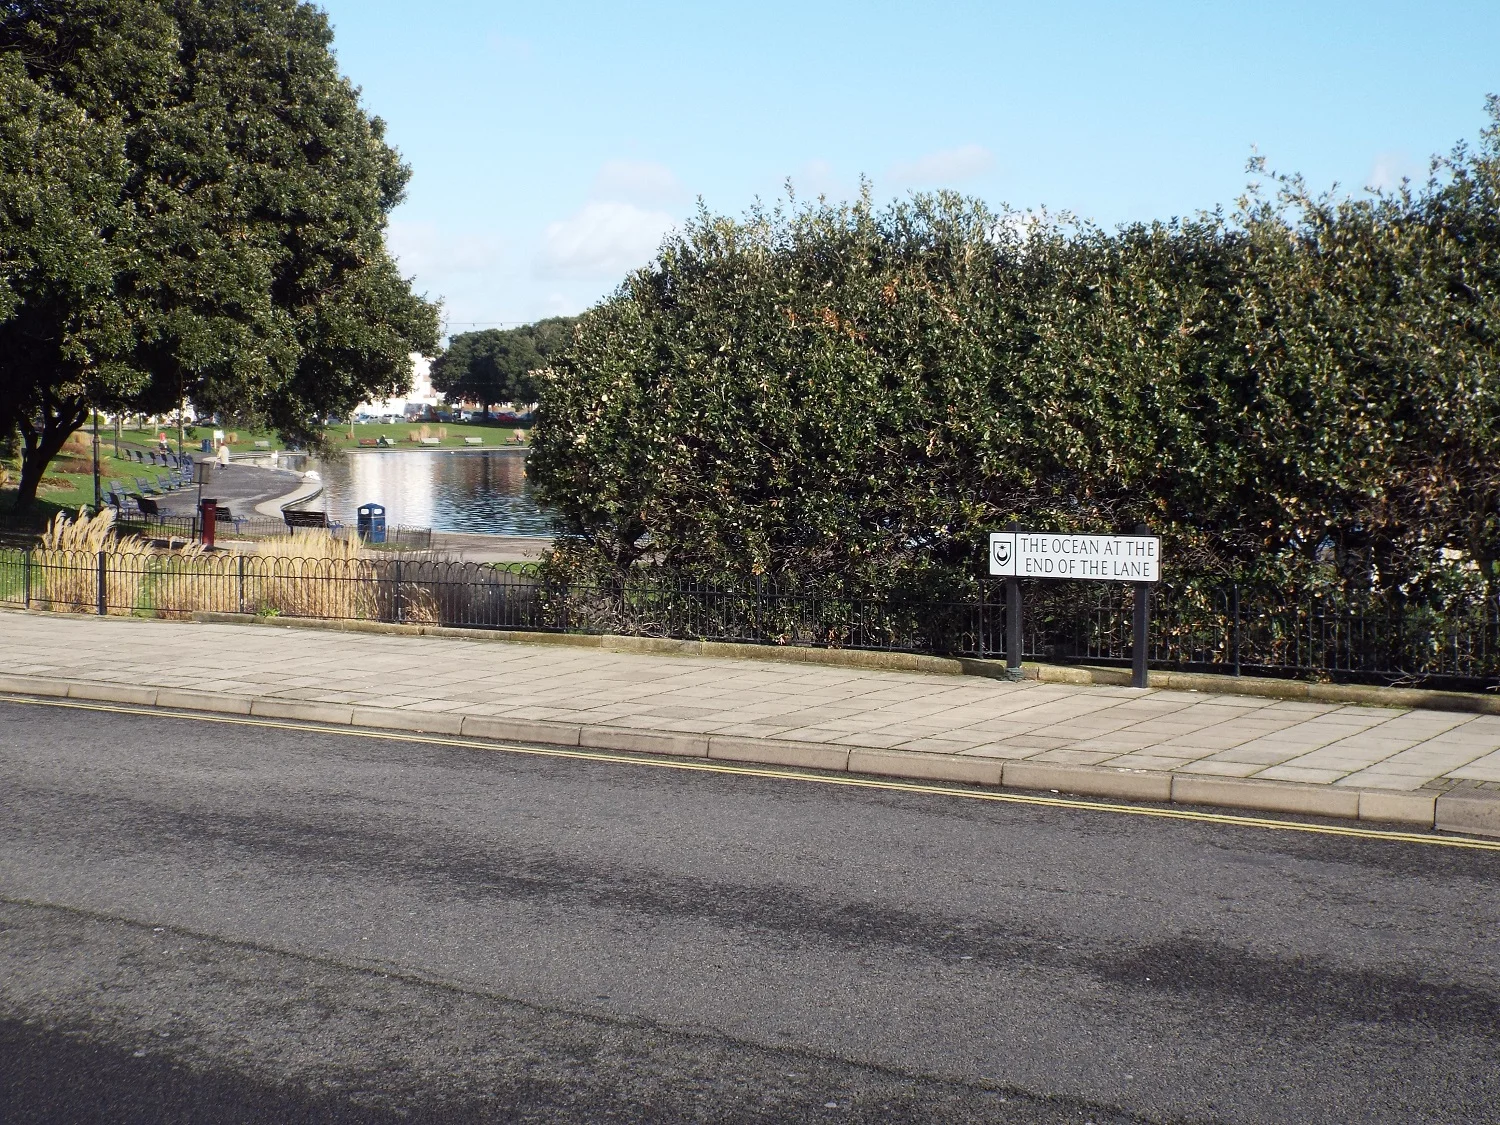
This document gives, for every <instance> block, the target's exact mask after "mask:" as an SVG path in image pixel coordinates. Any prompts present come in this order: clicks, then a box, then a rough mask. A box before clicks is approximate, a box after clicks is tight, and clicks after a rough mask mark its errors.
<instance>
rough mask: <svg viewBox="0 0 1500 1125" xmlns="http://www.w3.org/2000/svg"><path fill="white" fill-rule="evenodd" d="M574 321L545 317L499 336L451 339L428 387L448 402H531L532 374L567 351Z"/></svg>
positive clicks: (486, 333)
mask: <svg viewBox="0 0 1500 1125" xmlns="http://www.w3.org/2000/svg"><path fill="white" fill-rule="evenodd" d="M575 323H576V318H574V317H567V316H555V317H549V318H547V319H546V320H539V321H537V322H536V323H534V324H524V325H521V326H520V327H518V328H510V329H505V330H501V329H498V328H486V329H484V330H483V331H480V332H463V333H460V334H459V335H457V336H455V337H453V339H452V340H451V341H450V342H449V344H448V347H447V349H446V350H445V351H444V352H443V354H442V355H440V356H438V357H437V359H436V360H434V361H433V364H432V385H433V387H434V389H436V390H439V391H441V392H443V394H445V395H448V396H449V397H451V398H457V399H463V400H465V401H468V402H477V403H479V404H480V405H481V406H483V407H484V411H485V413H486V415H487V414H488V413H489V408H490V406H491V404H492V403H497V402H514V403H525V402H533V401H535V399H536V395H537V384H536V372H537V371H539V370H540V369H542V368H544V367H546V366H547V364H548V363H549V362H551V359H552V357H553V356H555V355H558V354H559V353H561V351H562V350H563V349H564V348H565V347H567V345H568V343H569V341H571V340H572V337H573V325H574V324H575Z"/></svg>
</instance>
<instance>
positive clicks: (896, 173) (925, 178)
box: [888, 145, 995, 186]
mask: <svg viewBox="0 0 1500 1125" xmlns="http://www.w3.org/2000/svg"><path fill="white" fill-rule="evenodd" d="M994 166H995V155H994V153H992V152H990V150H989V149H987V148H985V147H984V146H983V145H963V146H961V147H959V148H948V149H943V150H942V151H941V152H929V153H928V154H927V155H926V156H919V157H917V158H916V159H915V160H906V161H901V162H899V163H896V164H892V165H891V168H890V172H889V173H888V174H889V176H890V178H891V179H892V180H894V181H895V182H896V183H898V184H909V185H913V186H915V185H919V184H948V183H954V182H956V181H958V180H967V179H972V178H973V177H975V176H979V175H982V174H983V173H985V172H988V171H989V170H990V169H991V168H993V167H994Z"/></svg>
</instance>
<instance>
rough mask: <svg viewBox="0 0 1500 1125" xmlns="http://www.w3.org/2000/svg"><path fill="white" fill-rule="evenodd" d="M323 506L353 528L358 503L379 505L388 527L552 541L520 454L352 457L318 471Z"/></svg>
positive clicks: (484, 452)
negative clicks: (321, 482) (320, 478)
mask: <svg viewBox="0 0 1500 1125" xmlns="http://www.w3.org/2000/svg"><path fill="white" fill-rule="evenodd" d="M318 471H319V473H321V474H322V477H323V494H322V496H320V497H318V498H317V499H316V500H314V501H313V502H312V504H311V505H310V506H312V507H316V506H318V505H319V504H321V505H322V506H323V508H324V510H326V511H327V512H328V514H329V516H330V517H332V518H334V519H341V520H345V521H347V522H349V523H353V522H354V517H355V511H356V509H357V508H358V507H359V506H360V505H361V504H384V505H385V519H386V523H387V524H389V525H390V526H392V527H395V526H401V527H430V528H432V529H433V530H434V531H469V532H481V533H484V534H489V535H550V534H551V533H552V527H551V519H550V517H549V516H548V514H547V513H546V512H545V511H543V510H542V508H541V507H540V506H538V504H537V502H536V500H535V499H534V497H533V496H532V491H531V485H530V484H529V482H528V481H527V480H526V453H525V451H524V450H520V449H517V450H503V451H502V450H498V449H493V450H472V451H470V450H455V451H453V452H439V451H438V450H432V449H424V450H420V451H417V450H412V451H411V452H405V451H402V452H396V451H391V452H381V453H350V454H348V455H346V456H344V457H343V458H341V459H339V460H337V461H330V462H327V463H325V464H322V465H319V466H318Z"/></svg>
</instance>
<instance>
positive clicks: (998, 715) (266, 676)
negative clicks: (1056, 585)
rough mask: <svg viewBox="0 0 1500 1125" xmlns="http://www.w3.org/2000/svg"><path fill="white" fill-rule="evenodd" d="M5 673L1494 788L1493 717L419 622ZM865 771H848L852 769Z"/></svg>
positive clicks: (116, 636) (44, 637) (166, 625)
mask: <svg viewBox="0 0 1500 1125" xmlns="http://www.w3.org/2000/svg"><path fill="white" fill-rule="evenodd" d="M0 651H3V652H4V653H5V659H4V663H3V669H0V670H3V672H6V673H11V674H19V675H30V676H53V677H61V678H64V679H68V680H75V681H94V682H109V683H118V684H123V685H132V686H140V685H147V686H153V687H159V688H178V689H191V690H198V691H209V692H218V693H224V694H227V695H232V696H234V695H237V696H247V697H260V698H273V699H284V700H289V701H291V700H299V701H312V702H319V703H327V704H343V705H355V706H368V707H381V708H394V709H401V710H405V711H409V712H426V713H454V714H458V713H462V714H463V715H466V716H488V717H504V718H511V719H527V720H542V721H545V722H562V723H573V724H581V725H582V726H584V727H585V728H588V727H590V726H598V727H600V728H610V729H614V730H622V729H623V730H640V731H665V732H678V733H681V734H697V735H705V734H706V735H713V736H750V737H754V738H761V739H775V740H780V741H791V742H795V743H821V744H828V745H830V746H859V747H874V748H883V749H888V750H897V751H908V752H911V753H913V754H916V755H922V754H944V755H959V756H963V757H966V758H988V759H1007V760H1015V761H1021V760H1025V761H1030V762H1037V763H1055V764H1062V765H1072V766H1107V767H1115V768H1124V769H1131V770H1149V771H1169V772H1171V773H1173V774H1177V775H1190V776H1201V777H1217V778H1252V779H1263V780H1274V781H1281V782H1302V783H1310V784H1313V785H1320V786H1322V785H1326V786H1348V787H1356V788H1361V789H1381V790H1394V791H1408V792H1410V791H1417V790H1423V791H1428V792H1430V791H1434V790H1436V791H1446V790H1450V789H1452V788H1454V787H1463V788H1465V789H1473V788H1479V789H1488V790H1500V716H1496V715H1470V714H1461V713H1452V712H1442V711H1416V710H1400V709H1396V708H1385V707H1367V706H1356V705H1337V704H1323V703H1307V702H1290V701H1284V700H1277V701H1271V700H1263V699H1255V698H1246V697H1242V696H1228V695H1210V694H1205V693H1198V692H1180V691H1161V690H1153V691H1137V690H1134V689H1130V688H1121V687H1105V686H1078V685H1067V684H1041V683H1036V682H1022V683H1007V682H1004V681H997V680H990V679H983V678H975V677H965V676H943V675H929V674H923V673H914V672H886V671H866V670H860V669H849V668H837V667H826V666H819V665H812V664H787V663H778V662H774V661H759V660H726V659H716V658H706V657H685V656H658V655H637V654H631V653H620V652H610V651H607V650H601V649H586V648H571V647H565V646H552V645H534V644H503V643H494V642H493V641H481V640H476V641H466V640H455V639H449V638H436V637H420V636H389V635H379V634H364V633H353V632H333V631H321V630H307V629H287V628H274V627H263V626H244V625H204V624H185V623H171V622H155V621H135V620H121V619H116V618H90V617H77V618H70V617H66V616H60V615H59V616H49V615H40V614H26V613H18V612H4V613H0ZM851 768H852V767H851Z"/></svg>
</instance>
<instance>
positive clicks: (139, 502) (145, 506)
mask: <svg viewBox="0 0 1500 1125" xmlns="http://www.w3.org/2000/svg"><path fill="white" fill-rule="evenodd" d="M135 506H136V507H137V508H138V509H139V510H140V513H141V515H143V516H159V515H161V509H160V508H158V507H157V506H156V501H155V500H153V499H151V497H149V496H137V497H136V498H135Z"/></svg>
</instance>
